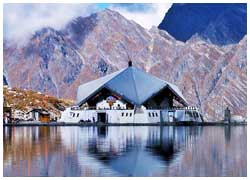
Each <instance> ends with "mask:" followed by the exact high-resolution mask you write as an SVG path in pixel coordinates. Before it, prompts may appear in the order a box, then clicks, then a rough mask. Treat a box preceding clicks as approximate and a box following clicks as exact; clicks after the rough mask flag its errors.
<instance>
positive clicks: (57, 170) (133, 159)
mask: <svg viewBox="0 0 250 180" xmlns="http://www.w3.org/2000/svg"><path fill="white" fill-rule="evenodd" d="M238 128H243V129H244V127H238ZM241 130H242V129H235V127H233V129H231V130H230V131H228V129H223V128H221V127H211V128H209V127H201V126H190V127H178V126H176V127H174V126H166V127H158V126H151V127H150V126H115V127H14V128H10V127H4V176H183V175H184V176H206V175H208V176H213V175H218V176H220V173H221V174H222V175H225V176H227V175H236V176H237V175H243V176H244V175H246V170H245V169H246V167H244V165H245V164H246V160H244V157H246V155H244V154H243V153H246V151H245V152H244V150H246V147H245V146H246V145H244V143H245V144H246V142H245V139H244V131H243V133H241V134H238V131H241ZM226 131H227V132H226ZM228 133H229V134H232V133H233V136H232V135H228ZM245 133H246V132H245ZM238 136H240V137H238ZM215 137H216V138H215ZM228 137H230V138H229V139H228ZM239 138H243V139H241V141H240V140H239ZM232 140H233V141H235V140H237V141H238V143H240V147H241V149H238V148H233V147H232V143H233V142H232ZM242 140H243V141H242ZM208 149H209V151H207V150H208ZM223 153H226V155H224V154H223ZM228 153H230V154H228ZM238 153H242V154H240V155H239V154H238ZM229 155H230V156H232V155H235V156H234V157H231V161H232V162H234V163H235V164H232V162H230V161H229V160H228V159H230V158H229ZM209 158H211V159H209ZM205 161H206V162H205ZM225 163H229V165H227V164H225ZM236 165H237V166H238V165H239V166H240V167H241V168H242V170H238V171H237V170H233V169H234V168H235V167H234V166H236ZM210 166H215V167H210ZM205 167H206V168H207V169H202V168H205ZM224 167H226V169H225V168H224ZM209 168H211V170H210V169H209ZM216 168H217V169H216ZM229 170H233V171H234V173H231V174H230V173H229ZM244 170H245V171H244ZM230 172H232V171H230Z"/></svg>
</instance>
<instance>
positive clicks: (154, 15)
mask: <svg viewBox="0 0 250 180" xmlns="http://www.w3.org/2000/svg"><path fill="white" fill-rule="evenodd" d="M171 5H172V4H150V3H148V4H112V5H110V7H109V8H110V9H112V10H115V11H118V12H119V13H121V14H122V15H123V16H124V17H126V18H127V19H130V20H133V21H135V22H137V23H138V24H140V25H141V26H142V27H144V28H147V29H150V28H151V27H152V26H158V25H159V24H160V23H161V21H162V20H163V18H164V15H165V13H166V12H167V11H168V9H169V8H170V7H171Z"/></svg>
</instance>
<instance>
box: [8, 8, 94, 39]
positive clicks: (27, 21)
mask: <svg viewBox="0 0 250 180" xmlns="http://www.w3.org/2000/svg"><path fill="white" fill-rule="evenodd" d="M95 11H98V8H97V7H96V6H95V5H94V4H4V9H3V14H4V17H3V18H4V20H3V22H4V39H7V40H16V41H19V42H20V41H21V42H23V41H25V40H27V39H28V38H29V37H30V36H31V35H32V34H33V33H34V32H35V31H36V30H38V29H40V28H42V27H48V26H49V27H52V28H55V29H60V28H62V27H63V26H64V25H65V24H66V23H67V22H69V21H70V20H71V19H72V18H74V17H77V16H88V15H89V14H90V13H92V12H95Z"/></svg>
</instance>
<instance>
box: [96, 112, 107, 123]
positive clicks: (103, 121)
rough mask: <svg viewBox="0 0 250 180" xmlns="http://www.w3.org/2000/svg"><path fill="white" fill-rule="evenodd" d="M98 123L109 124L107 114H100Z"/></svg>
mask: <svg viewBox="0 0 250 180" xmlns="http://www.w3.org/2000/svg"><path fill="white" fill-rule="evenodd" d="M97 121H98V122H102V123H107V118H106V113H98V114H97Z"/></svg>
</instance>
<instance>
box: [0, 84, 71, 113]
mask: <svg viewBox="0 0 250 180" xmlns="http://www.w3.org/2000/svg"><path fill="white" fill-rule="evenodd" d="M3 97H4V104H5V105H7V106H10V107H12V108H13V109H14V110H20V111H24V112H27V111H28V110H31V109H33V108H43V109H46V110H47V111H49V112H51V113H54V114H56V115H60V111H63V110H65V108H66V107H68V106H70V105H73V104H74V102H73V101H72V100H66V99H57V98H55V97H52V96H47V95H45V94H42V93H40V92H35V91H32V90H22V89H18V88H10V87H8V86H4V88H3Z"/></svg>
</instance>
